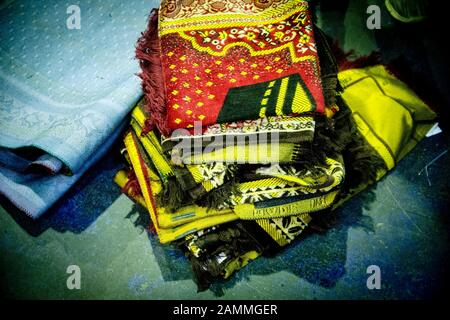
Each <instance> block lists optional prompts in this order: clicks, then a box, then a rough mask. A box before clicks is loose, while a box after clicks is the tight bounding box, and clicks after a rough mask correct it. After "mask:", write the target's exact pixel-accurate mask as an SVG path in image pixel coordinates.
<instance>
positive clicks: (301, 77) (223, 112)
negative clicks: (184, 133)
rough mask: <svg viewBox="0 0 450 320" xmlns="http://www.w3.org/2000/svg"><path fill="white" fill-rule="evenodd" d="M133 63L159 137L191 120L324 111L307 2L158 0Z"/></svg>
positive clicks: (230, 119)
mask: <svg viewBox="0 0 450 320" xmlns="http://www.w3.org/2000/svg"><path fill="white" fill-rule="evenodd" d="M137 57H138V58H139V59H140V63H141V68H142V74H141V77H142V79H143V89H144V93H145V94H146V100H147V111H148V112H149V113H150V114H151V122H152V124H155V125H156V126H157V127H158V128H159V130H160V131H161V132H162V133H163V134H165V135H168V134H170V133H171V132H172V131H173V130H175V129H178V128H187V129H189V128H192V127H193V126H194V123H195V121H201V125H202V126H203V127H205V126H208V125H211V124H215V123H225V122H234V121H239V120H250V119H258V118H264V117H267V116H276V115H295V114H304V113H323V112H324V99H323V94H322V86H321V81H320V67H319V61H318V57H317V50H316V44H315V40H314V34H313V27H312V21H311V17H310V13H309V9H308V2H307V1H298V0H272V1H270V0H266V1H262V0H243V1H235V0H213V1H211V0H165V1H162V4H161V9H160V14H159V17H157V15H156V14H155V15H154V16H153V17H152V19H151V21H150V24H149V28H148V30H147V32H145V33H144V34H143V36H142V37H141V39H140V40H139V42H138V48H137Z"/></svg>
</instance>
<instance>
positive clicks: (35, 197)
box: [0, 120, 129, 219]
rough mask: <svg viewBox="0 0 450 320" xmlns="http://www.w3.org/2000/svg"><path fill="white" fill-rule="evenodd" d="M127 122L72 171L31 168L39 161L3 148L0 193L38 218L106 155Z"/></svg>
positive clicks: (22, 209) (0, 167)
mask: <svg viewBox="0 0 450 320" xmlns="http://www.w3.org/2000/svg"><path fill="white" fill-rule="evenodd" d="M127 124H129V122H128V121H127V120H125V121H123V123H122V124H121V125H120V126H119V127H118V128H116V131H115V132H114V133H113V134H112V135H111V136H110V137H109V138H108V139H107V140H106V141H105V143H103V144H102V145H101V146H100V148H99V149H98V150H96V151H95V152H94V154H93V155H92V156H91V157H90V158H89V159H88V160H87V161H86V162H85V163H84V164H83V165H82V166H81V167H80V168H79V169H78V171H77V172H76V173H74V174H73V175H66V174H62V173H60V172H56V173H55V174H52V173H51V172H50V174H49V172H45V171H43V170H32V165H36V161H28V160H26V159H24V158H22V157H19V156H17V155H15V154H12V153H11V151H9V150H6V149H0V194H1V195H3V196H5V197H6V198H8V199H9V200H10V201H11V203H12V204H13V205H14V206H16V207H17V208H18V209H19V210H21V211H22V212H24V213H26V214H27V215H28V216H29V217H31V218H33V219H36V218H38V217H39V216H41V215H42V214H43V213H44V212H45V211H47V210H48V209H49V208H50V207H51V206H52V205H53V204H54V203H55V202H56V201H58V199H59V198H61V197H62V196H63V195H64V194H65V193H66V192H67V191H68V190H69V189H70V187H72V186H73V185H74V184H75V182H77V180H78V179H79V178H80V177H81V176H82V175H83V174H84V173H85V172H86V171H87V170H88V169H89V168H90V167H91V166H92V165H93V164H95V163H96V162H97V161H98V160H99V159H101V158H102V157H103V156H104V155H105V153H106V152H107V151H108V149H109V148H110V147H111V145H112V144H113V143H114V141H116V140H117V138H118V136H119V135H120V133H121V132H122V131H123V129H124V128H125V127H126V125H127ZM50 161H54V162H56V163H58V161H59V160H58V159H56V158H53V159H50ZM111 183H112V182H111Z"/></svg>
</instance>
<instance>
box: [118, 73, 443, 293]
mask: <svg viewBox="0 0 450 320" xmlns="http://www.w3.org/2000/svg"><path fill="white" fill-rule="evenodd" d="M339 80H340V82H341V83H342V84H343V87H344V91H343V92H342V94H341V96H340V97H337V102H338V105H339V107H340V110H339V112H338V113H337V114H336V117H335V125H336V126H335V127H336V130H338V131H339V130H344V129H342V128H343V127H346V126H347V125H348V123H346V122H348V120H349V119H350V120H351V125H352V126H353V127H354V128H353V129H351V130H355V129H356V130H357V132H354V131H352V136H353V137H354V138H353V139H351V141H349V142H348V143H347V144H346V148H345V150H344V152H343V154H345V155H344V160H343V161H344V163H345V168H346V180H345V181H344V183H343V185H342V188H341V193H340V194H339V197H337V198H336V199H335V201H334V203H333V204H332V206H331V209H335V208H336V207H338V206H340V205H341V204H343V203H344V202H345V201H346V200H348V199H349V198H350V197H352V196H354V195H355V194H356V193H358V192H360V191H362V190H364V189H365V188H367V187H368V186H369V185H370V184H371V183H373V182H375V181H377V180H379V179H381V178H382V177H383V176H384V175H385V174H386V173H387V172H388V170H391V169H393V168H394V167H395V164H396V163H397V162H398V161H400V160H401V159H402V158H403V157H404V156H405V155H406V154H407V153H408V152H409V151H411V150H412V149H413V148H414V147H415V145H416V144H417V143H418V142H419V141H420V140H421V139H423V138H424V136H425V134H426V133H427V132H428V130H430V128H431V127H432V125H433V121H434V120H435V118H436V115H435V113H434V112H433V111H431V109H429V108H428V107H427V106H426V105H425V104H424V103H423V102H422V101H421V100H420V99H419V98H418V97H417V96H416V95H415V94H414V93H413V92H412V91H411V90H409V88H408V87H407V86H406V85H405V84H404V83H402V82H401V81H399V80H398V79H396V78H395V77H394V76H392V75H391V74H390V73H389V72H388V71H387V70H386V68H385V67H384V66H380V65H378V66H373V67H368V68H365V69H351V70H346V71H343V72H340V73H339ZM373 85H375V86H377V88H378V89H377V90H374V88H373V87H372V86H373ZM368 97H370V98H369V99H368ZM386 99H387V100H388V101H386ZM347 104H348V110H347V112H346V108H347ZM387 112H388V113H389V117H390V118H389V121H386V119H387V118H386V117H385V115H386V113H387ZM345 113H347V116H346V115H345ZM349 113H351V117H348V114H349ZM412 115H414V117H412ZM345 118H347V119H345ZM341 127H342V128H341ZM345 130H347V129H345ZM351 130H350V131H351ZM371 153H372V154H371ZM373 153H375V154H376V155H377V158H374V157H373ZM376 159H378V160H382V164H380V163H379V162H377V160H376ZM366 161H368V162H370V163H369V164H367V163H365V162H366ZM130 168H131V170H132V171H130V173H127V172H126V171H119V172H118V174H117V175H116V179H115V180H116V183H117V184H118V185H119V186H121V187H122V188H123V190H124V192H125V193H127V194H128V195H129V196H130V198H132V199H134V200H136V201H137V202H138V203H141V204H144V205H145V203H144V201H143V200H142V199H143V198H142V189H141V186H142V185H141V184H140V183H138V184H137V185H134V187H133V186H132V183H133V182H136V181H137V180H136V179H133V178H132V177H131V179H130V176H129V175H130V174H131V175H133V172H135V171H133V170H135V167H134V166H131V167H130ZM130 168H129V169H128V170H130ZM369 172H370V173H371V174H372V177H364V174H369ZM153 177H154V178H156V179H157V175H156V174H155V175H154V176H153ZM150 182H152V181H151V180H150ZM198 209H199V210H198V211H195V210H193V211H190V210H189V212H190V213H191V214H194V216H192V220H190V221H191V223H192V224H191V225H190V226H189V227H188V228H186V229H182V230H181V231H180V233H179V235H180V236H178V234H175V235H174V234H171V238H169V239H170V240H169V241H174V240H175V239H176V238H178V239H179V240H177V241H175V243H177V244H178V245H179V246H180V247H182V249H183V250H184V251H186V252H187V255H188V256H189V258H190V259H191V262H192V263H193V268H194V272H195V275H196V281H197V283H198V284H199V289H206V288H207V287H208V286H209V284H210V283H211V282H212V281H216V280H217V279H221V278H228V277H229V275H230V273H232V271H233V270H237V269H239V268H240V267H243V266H244V265H246V264H247V263H248V261H249V259H250V258H248V257H250V256H251V257H253V258H256V257H257V256H259V255H260V254H263V253H264V252H265V251H267V250H268V249H267V247H273V246H274V244H273V243H270V241H273V242H274V243H276V246H278V247H282V246H285V245H286V244H288V243H289V242H291V241H292V240H294V239H295V238H296V237H298V236H299V235H300V234H301V233H302V231H303V230H304V229H306V228H307V226H308V223H310V222H311V220H313V219H314V218H315V215H314V214H309V213H302V212H300V211H298V212H296V215H292V216H287V217H284V218H273V219H257V220H253V221H247V222H246V221H242V220H239V219H238V217H236V215H234V214H233V215H230V216H227V218H229V219H230V221H234V222H231V223H232V225H230V223H226V222H229V221H227V220H226V219H227V218H225V219H224V224H223V227H219V226H218V225H219V224H221V222H220V221H219V220H211V223H210V224H209V223H206V224H203V223H198V224H197V222H196V220H195V219H196V218H198V217H201V218H200V219H198V220H197V221H200V220H201V219H204V218H207V219H208V217H209V219H217V217H215V214H217V211H214V210H211V211H208V210H206V211H205V210H204V208H202V207H198ZM181 212H183V211H181ZM185 213H186V212H185ZM209 214H211V215H209ZM322 214H326V213H322ZM168 215H169V216H168V217H167V218H169V219H170V218H171V217H173V218H175V220H177V218H176V217H177V214H176V213H175V214H174V215H173V213H169V214H168ZM171 215H173V216H171ZM196 215H198V216H196ZM185 218H186V216H183V213H181V218H179V219H181V220H183V219H185ZM152 219H153V217H152ZM164 219H166V218H165V217H164ZM164 219H161V220H164ZM169 219H167V220H169ZM187 219H189V218H187ZM153 221H157V220H153ZM217 222H219V223H217ZM233 223H234V224H237V223H239V226H237V225H233ZM251 223H254V224H255V225H257V226H258V227H259V228H260V230H264V231H265V235H263V234H262V232H261V231H259V232H258V231H255V225H250V226H249V224H251ZM162 224H163V225H164V226H169V225H170V224H169V223H168V222H165V221H163V222H162ZM206 225H209V226H210V227H209V228H208V227H205V226H206ZM221 228H222V229H223V230H228V232H231V231H229V230H233V229H237V230H247V229H250V230H252V231H251V232H252V233H253V234H257V235H258V237H260V238H264V241H265V242H266V243H267V242H269V243H270V245H267V244H266V245H265V246H261V245H254V246H253V247H251V248H250V249H248V248H246V249H248V250H243V251H238V252H239V254H238V255H237V256H236V254H233V255H231V256H232V258H229V259H225V260H224V261H223V262H221V263H218V264H217V261H216V263H214V266H211V265H210V264H211V263H212V262H211V261H213V260H214V259H212V257H213V255H212V254H206V253H205V252H208V251H207V250H205V249H201V248H202V246H203V245H204V243H203V242H205V241H206V240H204V239H205V236H206V235H209V237H210V238H211V237H212V236H213V235H215V234H217V232H218V231H219V230H221ZM256 230H257V229H256ZM289 230H291V231H289ZM292 231H294V232H292ZM223 232H224V233H227V232H226V231H223ZM242 232H243V231H241V233H240V235H239V236H237V237H238V238H239V237H243V236H242ZM283 232H284V233H283ZM186 233H189V234H188V235H186ZM267 235H268V236H269V237H268V238H269V239H267ZM219 238H220V237H219ZM167 239H168V238H166V237H165V236H164V237H162V238H161V236H160V241H161V242H169V241H167ZM202 239H203V240H202ZM252 239H253V238H252ZM200 240H202V241H201V243H200V244H198V243H197V242H198V241H200ZM269 240H270V241H269ZM214 241H215V242H217V243H221V244H223V243H222V242H223V241H221V240H218V239H215V240H214ZM217 247H218V248H221V247H222V245H220V246H219V245H217ZM203 251H204V253H203V257H208V259H206V258H202V255H200V254H199V252H203ZM216 251H217V250H216ZM219 251H220V250H219ZM227 252H228V251H227ZM222 256H223V255H222ZM227 257H228V256H227ZM243 257H244V258H243ZM219 260H221V259H219ZM205 261H209V264H207V265H206V267H205V268H206V269H205V268H203V267H199V264H200V265H204V264H205V263H206V262H205ZM219 265H220V267H219ZM213 269H214V270H215V271H214V272H213V271H212V270H213ZM205 270H207V271H205Z"/></svg>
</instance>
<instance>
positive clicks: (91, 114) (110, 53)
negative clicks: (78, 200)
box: [0, 0, 158, 218]
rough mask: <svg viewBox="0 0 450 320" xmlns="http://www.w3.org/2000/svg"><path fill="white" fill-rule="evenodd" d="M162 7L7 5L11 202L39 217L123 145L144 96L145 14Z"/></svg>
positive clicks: (2, 33)
mask: <svg viewBox="0 0 450 320" xmlns="http://www.w3.org/2000/svg"><path fill="white" fill-rule="evenodd" d="M157 3H158V2H157V1H156V0H153V1H143V0H132V1H130V2H128V3H127V4H126V5H125V3H123V2H122V1H117V0H114V1H109V2H108V3H104V2H103V1H90V2H89V3H83V5H80V6H76V5H75V6H71V5H70V4H67V3H65V2H61V1H57V0H50V1H46V2H45V4H38V3H37V2H36V1H32V0H25V1H7V2H2V4H1V5H0V24H1V26H2V28H1V29H0V38H1V39H2V45H1V48H0V60H1V61H2V62H1V64H0V196H1V200H2V201H3V200H5V198H6V199H8V200H9V202H12V204H13V205H15V206H16V207H17V208H18V209H20V210H21V211H23V212H24V213H26V214H27V215H28V216H30V217H31V218H38V217H39V216H41V215H42V214H43V213H44V212H46V211H47V209H49V208H50V207H51V206H52V205H53V204H54V203H55V202H56V201H57V200H58V199H59V198H61V197H62V195H63V194H64V193H65V192H66V191H67V190H68V189H69V188H70V187H71V186H72V185H73V184H74V183H75V182H76V181H77V180H78V179H79V178H80V177H81V175H82V174H83V173H85V172H86V170H87V169H88V168H89V167H90V166H92V165H93V163H94V162H96V161H97V160H98V159H100V157H101V156H102V155H104V154H105V153H106V151H107V150H108V148H109V147H110V146H111V145H112V144H113V143H114V141H115V140H116V138H117V137H119V135H120V133H121V131H122V129H123V128H124V127H125V125H126V124H127V122H128V121H127V120H125V118H126V116H127V115H128V113H129V112H130V110H131V109H132V107H133V106H134V105H135V104H136V102H137V101H138V100H139V98H140V96H141V95H142V92H141V90H140V83H139V80H138V79H137V78H136V77H135V73H136V72H138V70H139V65H138V63H137V62H136V61H135V60H134V59H133V58H134V50H133V48H134V44H135V42H136V40H137V39H138V37H139V35H140V33H141V31H142V29H143V28H145V25H146V15H145V14H144V15H142V14H138V13H139V12H148V11H149V10H150V9H151V8H152V7H153V6H155V5H156V4H157ZM66 12H67V14H66ZM77 13H78V16H77ZM77 17H78V18H79V19H78V20H79V22H80V24H79V26H78V27H79V28H72V27H73V26H72V24H73V22H76V20H77ZM81 18H82V19H81ZM75 26H76V25H75ZM5 203H6V202H5ZM2 204H3V203H2Z"/></svg>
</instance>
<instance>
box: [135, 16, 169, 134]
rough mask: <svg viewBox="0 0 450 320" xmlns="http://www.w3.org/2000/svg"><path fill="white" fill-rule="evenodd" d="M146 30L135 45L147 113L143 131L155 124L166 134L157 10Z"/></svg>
mask: <svg viewBox="0 0 450 320" xmlns="http://www.w3.org/2000/svg"><path fill="white" fill-rule="evenodd" d="M151 15H152V16H151V17H150V19H149V23H148V27H147V30H146V31H145V32H144V33H142V34H141V37H140V38H139V40H138V42H137V45H136V58H137V59H139V65H140V67H141V73H140V74H139V76H140V78H141V79H142V91H143V92H144V96H145V104H144V109H145V111H146V112H147V113H148V114H149V119H148V120H147V121H146V122H145V124H144V128H143V132H144V133H148V132H149V131H151V130H153V128H154V127H155V126H156V127H157V128H158V130H159V131H160V132H161V133H162V134H164V135H166V136H168V135H169V134H170V130H169V128H167V122H166V119H167V111H166V101H165V89H164V79H163V73H162V64H161V46H160V42H159V38H158V10H157V9H153V10H152V12H151Z"/></svg>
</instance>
